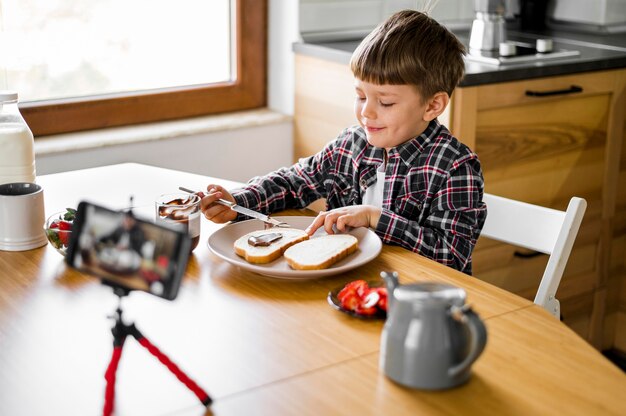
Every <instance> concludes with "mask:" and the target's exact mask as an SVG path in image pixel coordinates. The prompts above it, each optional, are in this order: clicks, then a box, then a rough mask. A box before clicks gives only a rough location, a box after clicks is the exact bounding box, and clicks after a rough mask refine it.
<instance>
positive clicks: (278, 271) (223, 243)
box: [208, 217, 383, 279]
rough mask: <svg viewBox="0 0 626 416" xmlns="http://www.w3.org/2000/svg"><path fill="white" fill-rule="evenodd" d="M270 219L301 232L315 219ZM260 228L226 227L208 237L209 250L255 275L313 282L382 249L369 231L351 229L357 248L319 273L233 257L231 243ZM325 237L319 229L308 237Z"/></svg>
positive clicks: (257, 224) (253, 223) (252, 224)
mask: <svg viewBox="0 0 626 416" xmlns="http://www.w3.org/2000/svg"><path fill="white" fill-rule="evenodd" d="M273 218H276V219H277V220H279V221H284V222H286V223H288V224H289V225H291V227H293V228H299V229H301V230H304V229H305V228H306V227H308V226H309V224H311V222H312V221H313V219H314V218H315V217H273ZM262 229H263V223H262V222H261V221H258V220H247V221H241V222H235V223H232V224H228V225H226V226H224V227H222V228H220V229H219V230H217V231H215V232H214V233H213V234H211V236H210V237H209V241H208V245H209V249H211V251H212V252H213V253H215V255H217V256H218V257H221V258H222V259H224V260H226V261H227V262H229V263H231V264H234V265H236V266H239V267H241V268H242V269H246V270H250V271H253V272H256V273H259V274H263V275H266V276H272V277H280V278H284V279H313V278H318V277H324V276H331V275H334V274H338V273H342V272H346V271H348V270H352V269H354V268H357V267H359V266H362V265H364V264H365V263H367V262H369V261H371V260H373V259H375V258H376V256H378V253H380V250H381V249H382V246H383V244H382V242H381V241H380V238H379V237H378V236H377V235H376V233H374V232H373V231H372V230H370V229H368V228H363V227H360V228H354V229H353V230H351V231H350V232H349V234H352V235H353V236H355V237H356V238H357V239H358V240H359V249H358V250H357V251H356V252H355V253H353V254H350V255H349V256H348V257H346V258H345V259H343V260H341V261H339V262H337V263H335V264H333V265H332V266H331V267H329V268H328V269H322V270H294V269H292V268H291V267H289V265H288V264H287V261H286V260H285V258H284V257H282V256H281V257H280V258H278V259H277V260H274V261H273V262H271V263H267V264H251V263H248V262H247V261H245V260H244V259H243V258H241V257H239V256H238V255H237V254H235V249H234V248H233V244H234V243H235V240H237V239H238V238H239V237H241V236H242V235H244V234H247V233H249V232H252V231H255V230H262ZM325 234H326V232H325V231H324V229H323V228H320V229H319V230H317V231H316V232H315V234H313V236H312V237H311V238H315V237H316V236H320V235H325Z"/></svg>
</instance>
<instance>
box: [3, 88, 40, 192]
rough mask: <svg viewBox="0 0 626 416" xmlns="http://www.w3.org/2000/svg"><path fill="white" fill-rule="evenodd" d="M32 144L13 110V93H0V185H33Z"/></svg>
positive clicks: (14, 102)
mask: <svg viewBox="0 0 626 416" xmlns="http://www.w3.org/2000/svg"><path fill="white" fill-rule="evenodd" d="M33 143H34V142H33V133H32V132H31V131H30V129H29V128H28V125H27V124H26V122H25V121H24V118H23V117H22V115H21V114H20V110H19V109H18V107H17V93H16V92H14V91H1V90H0V184H3V183H13V182H35V150H34V146H33Z"/></svg>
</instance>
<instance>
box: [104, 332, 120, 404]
mask: <svg viewBox="0 0 626 416" xmlns="http://www.w3.org/2000/svg"><path fill="white" fill-rule="evenodd" d="M123 346H124V341H122V343H121V344H120V345H115V346H114V347H113V355H112V356H111V362H109V366H108V367H107V371H106V372H105V373H104V378H105V380H106V382H107V386H106V390H105V393H104V409H103V411H102V414H103V415H104V416H109V415H110V414H111V413H113V404H114V401H115V373H116V372H117V365H118V364H119V362H120V357H121V356H122V347H123Z"/></svg>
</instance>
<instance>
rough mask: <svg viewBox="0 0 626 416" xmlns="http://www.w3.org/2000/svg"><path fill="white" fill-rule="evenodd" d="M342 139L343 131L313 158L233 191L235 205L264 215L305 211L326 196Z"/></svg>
mask: <svg viewBox="0 0 626 416" xmlns="http://www.w3.org/2000/svg"><path fill="white" fill-rule="evenodd" d="M342 137H344V138H345V131H344V132H342V134H341V135H340V136H339V137H338V138H337V139H335V140H334V141H331V142H330V143H328V144H327V145H326V146H325V147H324V149H322V151H320V152H319V153H317V154H316V155H313V156H310V157H308V158H303V159H300V161H298V163H296V164H294V165H292V166H290V167H285V168H281V169H279V170H277V171H275V172H272V173H269V174H267V175H265V176H261V177H255V178H252V179H251V180H250V181H249V182H248V183H247V184H246V186H245V187H244V188H241V189H236V190H233V191H232V192H231V194H232V195H233V197H234V198H235V200H236V201H237V203H238V204H240V205H242V206H244V207H247V208H250V209H254V210H257V211H260V212H263V213H265V214H270V213H272V212H276V211H281V210H284V209H299V208H305V207H306V206H308V205H309V204H311V203H312V202H315V201H316V200H318V199H320V198H324V197H326V190H325V185H324V184H325V181H326V179H327V178H328V175H329V172H331V171H332V170H333V166H334V158H335V156H334V154H335V148H336V147H337V141H338V140H340V139H341V138H342ZM237 219H242V218H240V217H238V218H237Z"/></svg>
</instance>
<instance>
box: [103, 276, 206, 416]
mask: <svg viewBox="0 0 626 416" xmlns="http://www.w3.org/2000/svg"><path fill="white" fill-rule="evenodd" d="M113 291H114V292H115V294H116V295H117V296H118V297H119V304H118V307H117V309H116V310H115V315H114V316H112V317H111V318H114V319H115V324H114V325H113V328H111V332H112V333H113V356H112V357H111V361H110V362H109V366H108V367H107V370H106V373H105V374H104V378H105V379H106V382H107V385H106V390H105V396H104V409H103V412H102V413H103V415H104V416H109V415H110V414H111V413H112V412H113V402H114V400H115V373H116V371H117V365H118V364H119V361H120V358H121V357H122V348H123V347H124V341H126V337H127V336H128V335H130V336H132V337H133V338H135V339H136V340H137V342H139V344H140V345H141V346H142V347H144V348H146V349H147V350H148V351H149V352H150V354H152V355H154V356H155V357H156V358H157V359H158V360H159V361H160V362H161V363H162V364H163V365H165V366H166V367H167V368H168V370H170V371H171V372H172V373H173V374H174V375H175V376H176V378H178V379H179V380H180V381H181V382H182V383H183V384H184V385H185V386H187V387H188V388H189V390H191V391H192V392H193V393H194V394H195V395H196V396H197V397H198V399H199V400H200V401H201V402H202V404H203V405H205V406H206V407H208V406H209V405H210V404H211V402H212V400H211V397H209V395H208V394H207V393H206V392H205V391H204V390H203V389H202V388H201V387H200V386H198V384H196V382H195V381H193V380H192V379H190V378H189V376H187V374H185V373H184V372H183V371H182V370H181V369H180V368H178V366H177V365H176V364H174V363H173V362H172V361H171V360H170V359H169V358H168V357H167V355H165V354H164V353H163V352H161V350H159V349H158V348H157V347H156V346H155V345H154V344H152V343H151V342H150V341H149V340H148V339H147V338H146V337H144V336H143V334H142V333H141V332H139V330H138V329H137V327H136V326H135V324H125V323H124V322H123V321H122V297H124V296H126V295H128V289H125V288H122V287H113Z"/></svg>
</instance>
